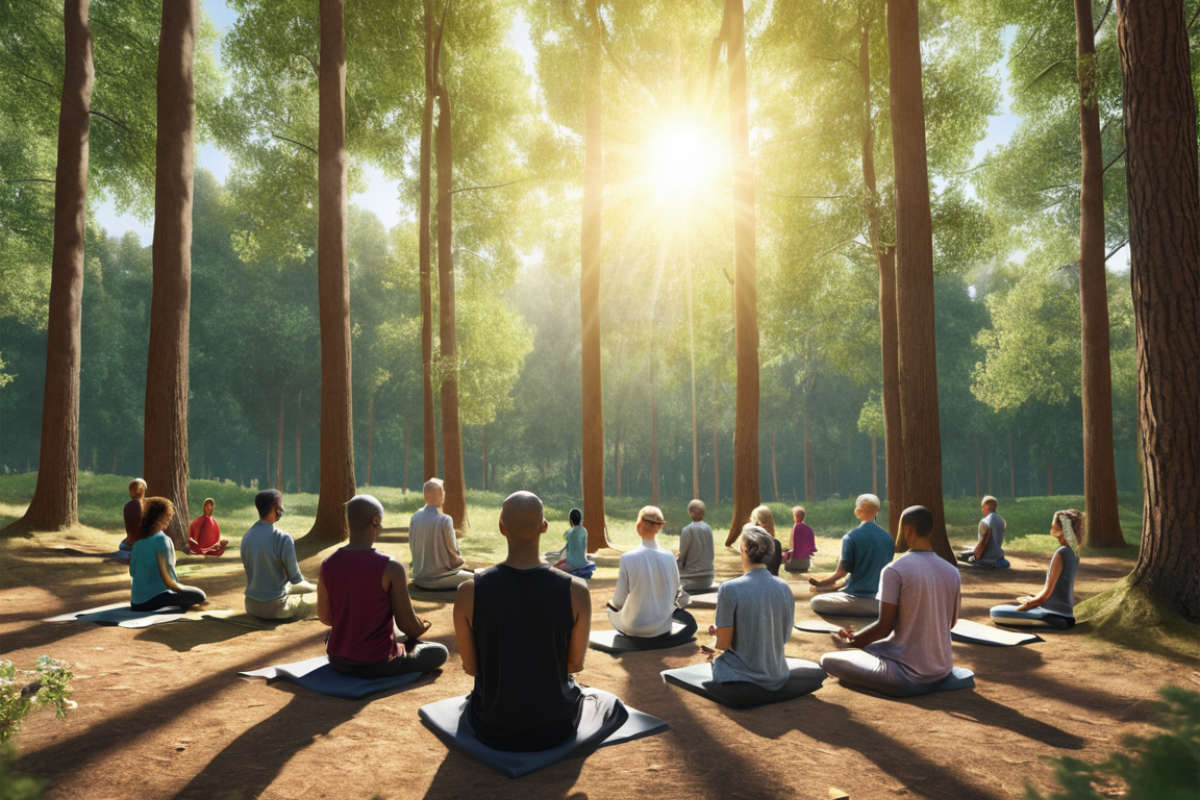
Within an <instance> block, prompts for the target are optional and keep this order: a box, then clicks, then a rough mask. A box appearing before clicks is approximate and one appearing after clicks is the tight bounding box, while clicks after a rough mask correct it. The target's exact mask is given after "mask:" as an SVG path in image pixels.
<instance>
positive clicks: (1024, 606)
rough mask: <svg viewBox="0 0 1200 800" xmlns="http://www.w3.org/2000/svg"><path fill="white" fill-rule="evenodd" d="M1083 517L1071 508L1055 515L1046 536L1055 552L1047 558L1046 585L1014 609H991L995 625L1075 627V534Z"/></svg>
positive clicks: (1080, 529)
mask: <svg viewBox="0 0 1200 800" xmlns="http://www.w3.org/2000/svg"><path fill="white" fill-rule="evenodd" d="M1082 531H1083V514H1081V513H1080V512H1079V511H1078V510H1076V509H1074V508H1068V509H1064V510H1062V511H1055V512H1054V517H1053V519H1051V521H1050V535H1051V536H1053V537H1054V538H1055V539H1057V540H1058V545H1059V546H1058V549H1057V550H1055V551H1054V555H1052V556H1050V568H1049V569H1048V570H1046V583H1045V585H1044V586H1043V587H1042V591H1041V592H1039V593H1038V594H1036V595H1025V596H1023V597H1018V598H1017V603H1018V605H1003V606H995V607H993V608H992V610H991V612H990V614H991V617H992V619H994V620H995V621H996V623H997V624H999V625H1020V626H1045V627H1051V628H1059V629H1063V628H1070V627H1071V626H1072V625H1074V624H1075V571H1076V570H1077V569H1078V568H1079V555H1078V554H1077V551H1078V550H1079V534H1080V533H1082Z"/></svg>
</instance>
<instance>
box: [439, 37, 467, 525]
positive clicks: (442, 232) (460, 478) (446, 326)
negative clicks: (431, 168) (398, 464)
mask: <svg viewBox="0 0 1200 800" xmlns="http://www.w3.org/2000/svg"><path fill="white" fill-rule="evenodd" d="M438 61H439V62H440V61H441V59H440V58H439V59H438ZM437 99H438V121H437V133H436V146H437V195H438V196H437V239H438V247H437V260H438V344H439V345H440V353H439V366H440V369H439V370H438V372H439V374H440V376H441V384H442V463H443V465H444V466H445V468H446V473H445V475H443V476H442V477H443V479H444V480H445V481H446V501H445V506H444V507H445V511H446V513H447V514H449V515H450V518H451V519H453V520H454V529H455V530H456V531H458V533H459V535H464V534H466V533H467V531H468V530H470V521H469V520H468V519H467V476H466V469H465V467H464V465H463V451H462V425H461V424H460V423H459V419H458V341H457V338H456V333H455V321H454V250H453V247H454V241H453V239H454V236H453V228H452V224H453V217H452V206H451V200H450V189H451V183H452V181H453V180H454V178H453V175H454V162H453V148H452V137H451V121H452V118H451V116H450V91H449V89H448V88H447V87H446V84H445V83H444V82H441V81H439V82H438V95H437Z"/></svg>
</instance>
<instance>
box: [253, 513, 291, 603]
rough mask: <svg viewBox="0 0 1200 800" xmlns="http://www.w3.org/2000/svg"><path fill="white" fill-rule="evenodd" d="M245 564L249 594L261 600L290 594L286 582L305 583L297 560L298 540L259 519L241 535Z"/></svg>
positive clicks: (268, 600) (267, 600)
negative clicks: (293, 539)
mask: <svg viewBox="0 0 1200 800" xmlns="http://www.w3.org/2000/svg"><path fill="white" fill-rule="evenodd" d="M241 551H242V566H243V567H244V568H245V570H246V597H249V598H250V599H251V600H257V601H259V602H260V603H269V602H271V601H272V600H278V599H279V598H281V597H283V596H284V595H286V594H287V585H288V582H289V581H290V582H291V583H303V582H304V576H303V575H301V574H300V565H299V564H297V563H296V543H295V542H294V541H292V537H291V536H290V535H289V534H286V533H284V532H283V531H281V530H279V528H276V527H275V526H274V525H272V524H271V523H269V522H263V521H262V520H259V521H258V522H256V523H254V524H253V525H251V526H250V530H248V531H246V535H245V536H243V537H242V546H241Z"/></svg>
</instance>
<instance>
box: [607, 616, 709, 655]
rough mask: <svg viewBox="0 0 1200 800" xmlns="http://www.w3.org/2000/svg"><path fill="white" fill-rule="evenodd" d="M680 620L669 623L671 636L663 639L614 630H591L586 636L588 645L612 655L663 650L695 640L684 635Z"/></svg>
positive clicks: (691, 636)
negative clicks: (640, 636)
mask: <svg viewBox="0 0 1200 800" xmlns="http://www.w3.org/2000/svg"><path fill="white" fill-rule="evenodd" d="M685 627H686V626H685V625H684V624H683V623H682V622H672V623H671V634H672V635H671V637H670V638H664V639H659V638H657V637H656V638H655V639H650V640H647V639H639V638H636V637H630V636H626V635H625V634H623V633H619V632H617V631H615V630H611V629H608V630H600V631H592V632H591V635H590V636H588V646H589V647H592V648H595V649H596V650H600V651H602V652H605V653H610V654H612V655H620V654H621V653H633V652H637V651H639V650H664V649H666V648H668V647H679V646H680V645H681V644H687V643H688V642H691V641H695V639H696V637H695V635H685V634H684V632H683V631H684V628H685Z"/></svg>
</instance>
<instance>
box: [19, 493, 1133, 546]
mask: <svg viewBox="0 0 1200 800" xmlns="http://www.w3.org/2000/svg"><path fill="white" fill-rule="evenodd" d="M36 481H37V475H36V473H24V474H16V475H0V527H2V526H4V525H6V524H8V523H9V522H12V521H13V520H15V519H17V518H18V517H19V516H20V515H21V513H23V511H24V508H25V506H26V504H27V503H28V502H29V498H30V497H31V496H32V495H33V489H34V484H35V483H36ZM128 482H129V478H128V477H126V476H121V475H96V474H93V473H91V472H82V473H80V476H79V520H80V522H81V523H82V524H83V525H85V526H88V527H92V528H98V529H101V530H104V531H111V532H113V533H114V535H119V533H120V532H121V530H122V528H123V522H122V517H121V509H122V507H123V506H124V504H125V502H126V501H127V500H128V498H129V493H128V490H127V486H128ZM359 491H364V492H369V493H371V494H374V495H375V496H376V497H378V498H379V500H380V501H381V502H382V503H383V505H384V508H385V509H386V511H387V513H386V515H385V518H384V525H385V527H399V526H404V525H407V524H408V516H409V515H410V514H411V513H412V512H413V511H415V510H416V509H417V508H419V507H420V506H421V502H422V501H421V497H420V495H419V494H417V493H415V492H411V491H405V490H401V489H397V488H394V487H385V486H367V487H360V488H359ZM254 494H255V491H254V490H253V489H247V488H245V487H242V486H238V485H236V484H234V483H232V482H229V481H223V482H217V481H210V480H193V481H192V482H191V484H190V487H189V500H190V505H191V509H190V510H191V512H192V515H193V516H195V515H196V514H198V513H199V512H200V503H201V501H202V500H203V499H204V498H205V497H212V498H213V499H214V500H215V501H216V517H217V519H218V521H219V522H220V523H221V533H222V536H224V537H225V538H228V539H230V540H231V541H234V542H236V541H238V540H239V539H240V537H241V534H242V533H243V532H244V531H245V530H246V529H247V528H249V527H250V525H251V524H253V522H254V521H255V520H256V519H257V518H258V514H257V512H256V511H255V509H254ZM543 499H544V500H545V502H546V519H547V520H548V521H549V522H550V528H549V530H548V532H547V535H546V539H545V546H546V549H547V550H549V549H552V548H555V547H558V546H559V545H560V544H561V536H562V532H563V531H564V530H566V528H567V514H568V512H569V511H570V509H571V507H572V506H574V505H578V504H579V503H580V501H579V499H578V498H572V497H564V496H553V495H551V496H547V497H545V498H543ZM1120 499H1121V523H1122V526H1123V529H1124V532H1125V539H1126V541H1127V542H1130V543H1131V544H1136V542H1137V541H1138V538H1139V536H1140V528H1141V498H1140V497H1139V496H1136V495H1131V494H1127V495H1122V496H1121V498H1120ZM503 500H504V495H502V494H499V493H497V492H482V491H468V493H467V501H468V504H467V513H468V516H469V518H470V523H471V534H470V535H469V536H467V537H465V538H464V539H463V542H462V549H463V554H464V556H467V557H468V558H475V559H482V560H490V559H495V558H497V557H502V555H501V554H502V553H503V551H504V545H503V539H502V538H501V537H500V536H499V534H498V532H497V527H496V520H497V519H498V518H499V515H500V504H501V503H502V502H503ZM646 502H648V501H647V499H646V498H640V497H609V498H606V499H605V511H606V514H607V519H608V535H609V540H610V541H611V542H612V543H613V544H615V545H617V546H618V547H622V548H624V547H632V546H633V545H635V544H636V543H637V534H636V533H635V531H634V524H633V523H634V519H635V517H636V516H637V510H638V508H640V507H641V506H642V505H644V504H645V503H646ZM660 505H661V506H662V508H663V512H664V514H665V515H666V518H667V525H666V526H665V528H664V535H665V541H664V545H665V546H668V547H671V546H674V543H673V542H672V541H671V540H672V538H673V537H677V536H678V535H679V530H680V528H682V527H683V526H684V525H685V524H687V522H688V521H689V519H688V515H687V511H686V507H687V499H686V498H680V499H675V500H662V501H661V502H660ZM768 505H769V506H770V507H771V510H772V511H773V512H774V514H775V525H776V532H777V535H778V536H779V538H780V539H781V540H786V538H787V536H788V535H789V532H790V530H791V526H792V513H791V505H790V504H787V503H769V504H768ZM804 506H805V508H806V509H807V512H808V514H807V519H806V521H807V522H808V524H809V525H811V526H812V528H813V530H814V531H815V532H816V534H817V537H818V542H817V547H818V551H819V555H818V561H819V562H821V563H824V561H825V560H826V559H828V560H834V559H836V556H837V540H838V539H840V538H841V536H842V535H843V534H844V533H845V532H846V531H847V530H849V529H850V528H852V527H853V526H854V525H855V524H857V521H856V520H855V519H854V516H853V506H854V500H853V498H830V499H826V500H818V501H816V502H810V503H805V504H804ZM1082 506H1083V498H1082V497H1081V496H1079V495H1058V496H1054V497H1022V498H1019V499H1017V500H1003V501H1001V504H1000V508H999V509H998V510H999V512H1000V514H1001V515H1002V516H1003V517H1004V518H1005V520H1006V521H1007V522H1008V533H1007V535H1006V536H1005V542H1004V544H1005V549H1007V550H1011V551H1018V552H1025V553H1034V554H1038V553H1050V552H1052V551H1053V550H1054V548H1055V546H1056V543H1055V542H1054V540H1053V539H1052V538H1051V537H1050V536H1048V535H1047V532H1048V531H1049V528H1050V518H1051V516H1052V515H1053V513H1054V512H1055V511H1056V510H1058V509H1060V508H1081V507H1082ZM284 507H285V508H286V509H287V514H286V516H285V517H284V519H283V521H282V523H281V525H280V527H282V528H283V529H285V530H288V531H290V532H292V533H293V534H294V535H297V536H300V535H303V534H304V533H305V532H307V531H308V529H309V527H311V525H312V521H313V519H314V517H315V516H316V509H317V495H316V494H310V493H302V494H296V493H290V494H287V495H285V496H284ZM945 510H946V523H947V528H948V531H949V534H950V539H951V541H952V542H954V543H963V544H964V545H965V544H966V543H969V542H970V541H972V540H974V538H975V529H976V525H977V524H978V522H979V505H978V502H977V501H976V500H975V499H974V498H954V499H949V498H948V499H947V500H946V501H945ZM732 513H733V510H732V504H730V503H722V504H720V505H717V506H710V507H709V510H708V516H707V521H708V522H709V524H710V525H712V527H713V529H714V530H716V531H718V532H719V533H720V532H724V531H726V530H728V526H729V523H730V518H731V515H732ZM879 519H880V520H886V519H887V506H886V503H885V505H884V508H883V510H882V511H881V512H880V515H879ZM885 524H886V523H885Z"/></svg>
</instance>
